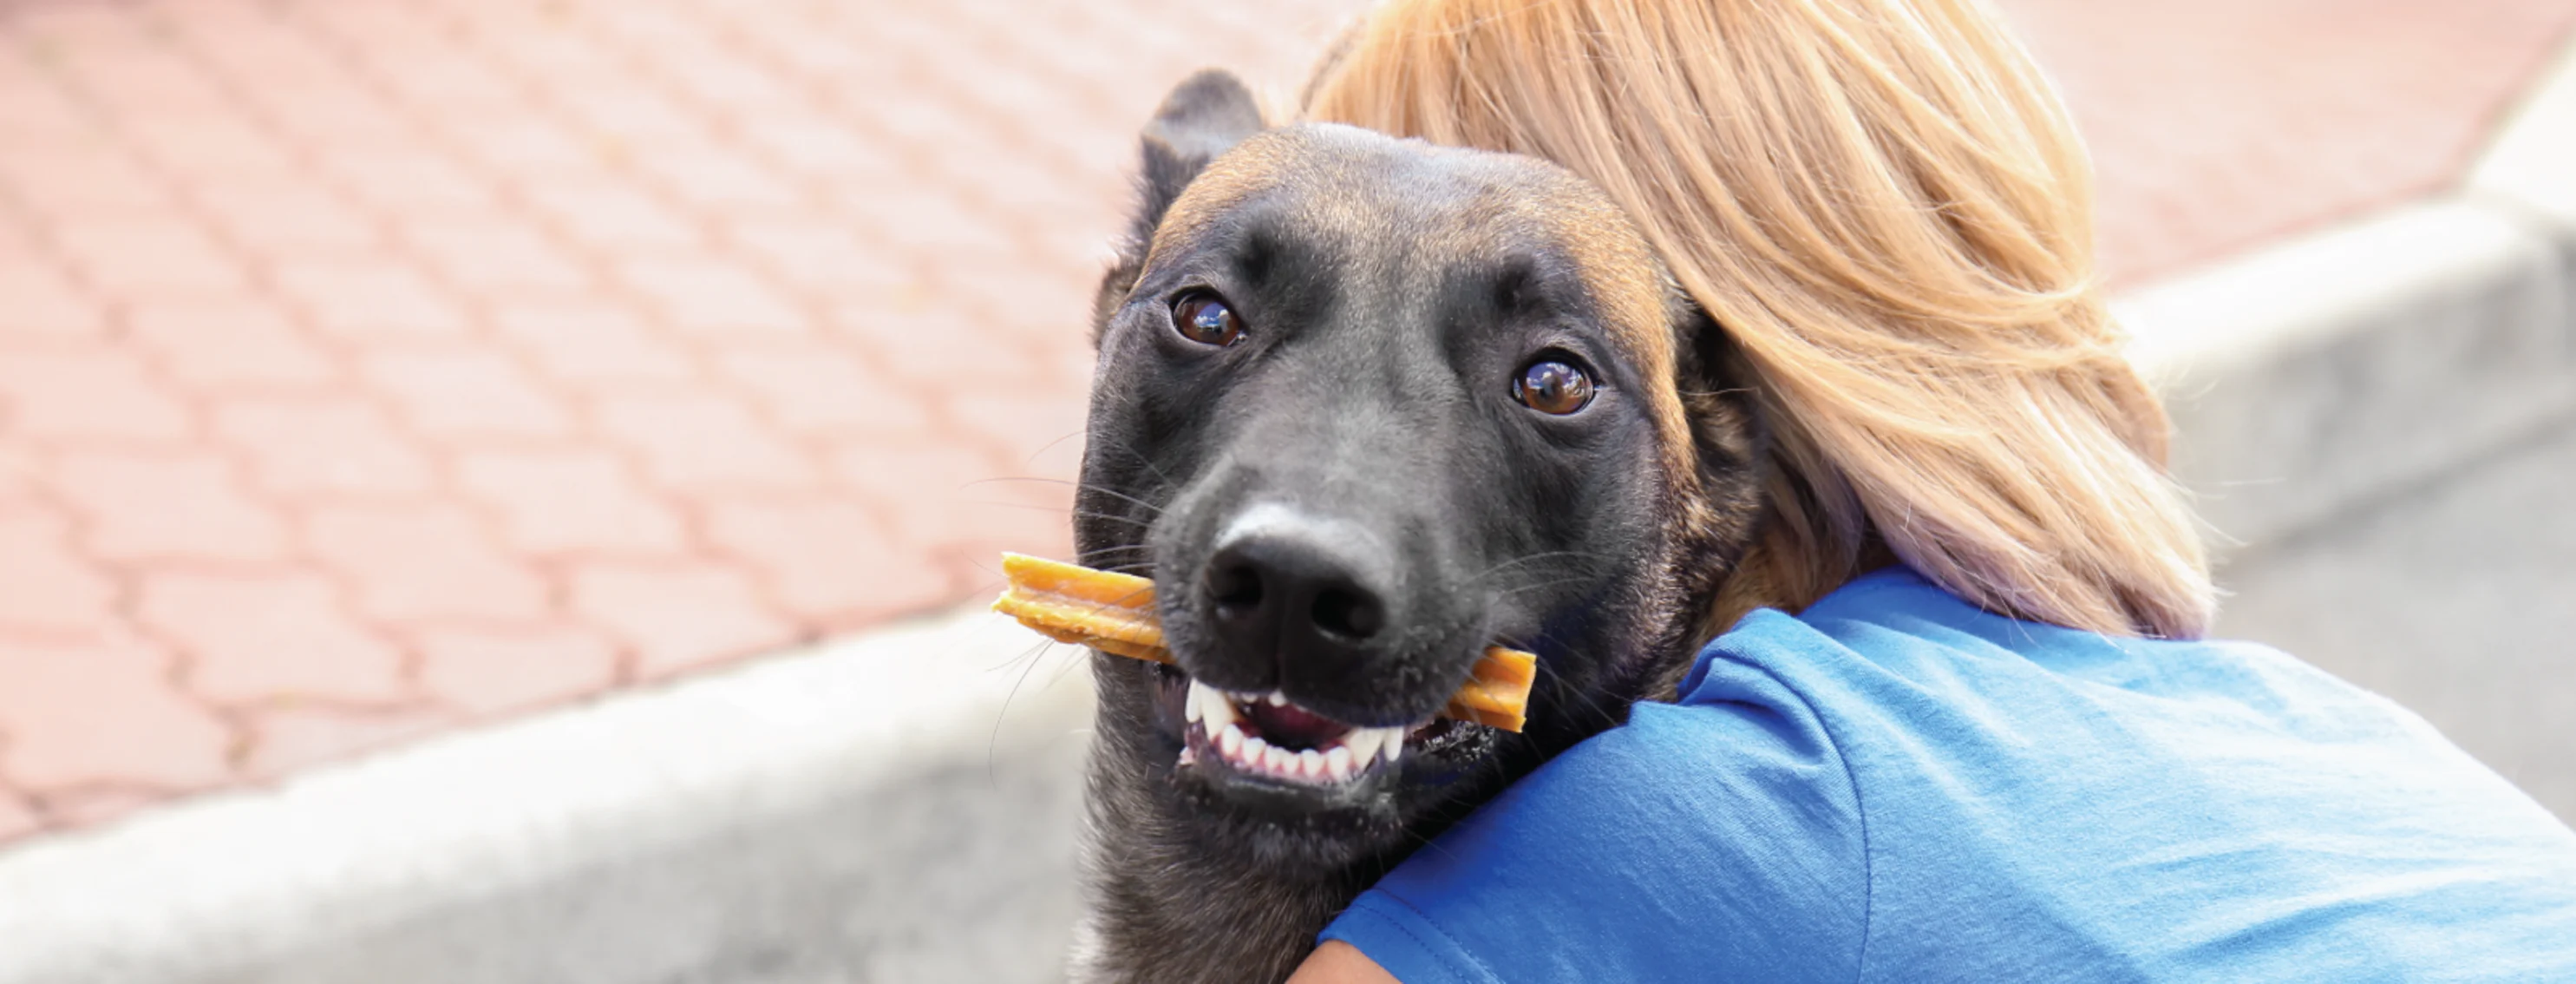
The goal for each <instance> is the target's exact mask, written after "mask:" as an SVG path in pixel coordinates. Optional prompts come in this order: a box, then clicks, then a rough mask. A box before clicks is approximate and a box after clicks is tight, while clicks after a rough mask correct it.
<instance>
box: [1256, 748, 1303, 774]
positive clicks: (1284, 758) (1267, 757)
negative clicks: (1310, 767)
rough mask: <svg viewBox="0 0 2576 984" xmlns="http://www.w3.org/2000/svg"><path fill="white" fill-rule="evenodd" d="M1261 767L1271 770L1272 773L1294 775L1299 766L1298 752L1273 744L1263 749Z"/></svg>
mask: <svg viewBox="0 0 2576 984" xmlns="http://www.w3.org/2000/svg"><path fill="white" fill-rule="evenodd" d="M1261 767H1262V768H1265V769H1268V770H1270V773H1271V774H1272V775H1278V776H1286V775H1293V774H1295V773H1294V770H1295V769H1296V768H1297V754H1296V753H1295V752H1291V751H1289V750H1287V749H1285V748H1281V747H1279V746H1277V745H1272V746H1270V747H1269V748H1265V749H1262V751H1261Z"/></svg>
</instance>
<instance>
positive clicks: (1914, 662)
mask: <svg viewBox="0 0 2576 984" xmlns="http://www.w3.org/2000/svg"><path fill="white" fill-rule="evenodd" d="M1681 693H1682V699H1681V701H1680V702H1679V703H1678V704H1675V705H1644V706H1640V707H1638V708H1637V709H1636V711H1635V714H1634V715H1633V717H1632V719H1631V720H1630V722H1629V723H1628V724H1626V725H1624V726H1622V727H1619V728H1616V729H1613V730H1611V731H1609V732H1606V733H1603V734H1601V735H1599V736H1596V737H1594V738H1592V739H1591V740H1589V741H1586V742H1584V743H1582V744H1580V745H1577V746H1576V747H1575V748H1574V749H1572V750H1571V751H1568V752H1567V753H1566V754H1564V755H1562V756H1560V757H1558V758H1557V759H1556V760H1554V761H1552V762H1549V763H1548V764H1546V765H1545V766H1543V767H1541V768H1540V769H1539V770H1538V771H1536V772H1534V773H1532V774H1531V775H1530V776H1528V777H1527V778H1525V779H1523V780H1521V781H1520V782H1519V783H1517V784H1515V785H1514V786H1512V787H1511V788H1510V789H1509V790H1507V791H1506V792H1504V794H1503V795H1502V796H1500V797H1499V798H1497V799H1496V800H1494V801H1493V802H1492V803H1489V804H1487V805H1486V806H1485V807H1484V808H1483V809H1481V810H1479V811H1478V812H1477V813H1476V814H1474V815H1473V816H1471V817H1469V818H1468V819H1467V820H1465V821H1463V822H1462V823H1460V824H1459V825H1458V826H1457V827H1455V828H1453V829H1452V830H1450V831H1449V832H1448V833H1447V834H1444V835H1443V836H1441V837H1440V838H1439V839H1438V840H1436V841H1434V842H1432V843H1431V844H1430V845H1428V846H1426V847H1424V848H1422V849H1421V850H1418V851H1416V852H1414V854H1413V856H1412V857H1411V858H1410V859H1408V860H1406V861H1405V862H1404V864H1402V865H1401V866H1399V867H1398V868H1397V869H1396V870H1395V871H1394V872H1393V873H1392V874H1389V875H1388V876H1387V877H1386V878H1385V879H1384V880H1382V881H1381V882H1379V883H1378V885H1377V887H1376V888H1374V889H1372V890H1370V891H1369V892H1368V893H1366V894H1364V895H1362V896H1361V897H1360V898H1359V900H1358V901H1357V902H1355V903H1353V904H1352V906H1351V908H1350V909H1349V910H1348V911H1346V912H1344V913H1343V914H1342V915H1341V917H1340V918H1338V919H1337V920H1335V921H1334V922H1333V924H1332V926H1331V927H1330V928H1328V929H1326V930H1325V932H1324V934H1323V938H1325V939H1340V940H1344V941H1347V942H1349V943H1351V944H1352V945H1354V946H1357V947H1358V948H1359V949H1360V950H1361V952H1363V953H1366V954H1368V956H1369V957H1370V958H1371V959H1374V960H1376V961H1377V962H1378V964H1380V965H1381V966H1384V967H1385V968H1386V969H1387V970H1388V971H1390V972H1392V973H1394V974H1395V976H1396V977H1398V978H1400V979H1402V980H1404V981H1407V982H1409V984H1427V982H1438V981H1681V980H1689V981H1723V980H1752V981H1834V982H1849V981H2078V980H2081V981H2178V980H2188V981H2338V982H2350V981H2397V980H2402V981H2425V980H2477V981H2576V833H2571V832H2570V831H2569V829H2568V827H2567V825H2566V824H2564V823H2562V822H2560V821H2559V820H2558V819H2557V818H2555V817H2553V816H2551V815H2550V814H2549V813H2548V812H2547V811H2545V810H2543V809H2542V808H2541V807H2540V806H2539V805H2538V804H2536V803H2534V802H2532V800H2531V799H2530V797H2528V796H2525V795H2524V794H2522V793H2521V792H2520V791H2518V790H2516V789H2514V788H2513V787H2512V786H2511V785H2510V784H2508V783H2506V782H2505V781H2504V780H2503V779H2501V778H2499V777H2497V776H2496V775H2495V774H2494V773H2493V772H2491V771H2489V770H2488V769H2487V768H2485V767H2484V766H2481V765H2479V764H2478V763H2477V762H2476V761H2475V760H2472V759H2471V758H2469V757H2468V755H2466V754H2464V753H2462V752H2461V751H2460V750H2459V749H2457V748H2455V747H2453V746H2452V745H2451V743H2450V742H2448V741H2446V740H2444V739H2443V738H2442V736H2441V735H2440V734H2438V733H2436V732H2435V731H2434V730H2433V729H2432V727H2431V726H2429V725H2426V724H2425V723H2424V722H2423V721H2422V720H2421V719H2419V718H2417V717H2416V716H2415V715H2413V714H2410V713H2408V712H2406V711H2405V710H2403V709H2400V708H2399V707H2397V706H2396V705H2395V704H2393V703H2390V702H2389V701H2387V700H2385V699H2383V698H2381V697H2378V696H2376V695H2373V694H2370V693H2367V692H2364V691H2362V690H2360V689H2357V688H2355V687H2353V686H2351V685H2349V684H2346V683H2343V682H2342V681H2339V680H2336V679H2335V678H2333V677H2331V676H2328V675H2326V674H2325V673H2323V672H2320V671H2318V670H2316V669H2314V668H2312V667H2309V666H2307V665H2306V664H2304V663H2300V662H2299V661H2297V660H2295V659H2291V658H2290V657H2288V656H2284V655H2282V654H2281V653H2279V652H2276V651H2273V650H2271V649H2267V648H2264V647H2261V646H2256V645H2249V644H2244V643H2228V642H2154V641H2141V640H2134V639H2114V638H2108V637H2104V636H2101V635H2096V634H2093V633H2089V632H2079V631H2074V630H2070V629H2062V628H2056V627H2053V626H2047V625H2040V624H2036V623H2031V622H2021V621H2015V620H2012V619H2008V618H2003V617H1999V616H1996V615H1991V614H1987V613H1985V612H1982V611H1979V610H1977V609H1976V608H1973V607H1971V606H1969V605H1967V604H1966V603H1964V602H1961V601H1960V600H1959V599H1957V598H1955V597H1953V596H1951V595H1950V594H1948V593H1947V592H1945V591H1942V590H1941V589H1940V588H1938V587H1935V586H1933V585H1932V584H1930V583H1929V582H1926V581H1925V580H1923V579H1922V578H1921V577H1920V576H1918V575H1916V574H1914V573H1913V572H1911V571H1907V570H1903V569H1892V570H1885V571H1880V572H1877V573H1875V574H1872V575H1869V576H1867V577H1864V578H1861V579H1859V580H1856V581H1854V582H1853V583H1851V584H1850V585H1848V586H1846V587H1844V588H1843V589H1842V590H1840V591H1837V592H1835V593H1834V594H1833V595H1832V596H1830V597H1828V598H1826V599H1825V600H1823V601H1821V602H1818V603H1817V604H1816V605H1814V606H1812V607H1811V608H1809V609H1808V610H1807V611H1806V612H1805V613H1804V614H1803V615H1801V616H1798V617H1795V618H1792V617H1790V616H1788V615H1784V614H1781V613H1779V612H1776V611H1760V612H1756V613H1754V614H1752V615H1750V616H1748V617H1746V618H1745V619H1744V621H1743V622H1741V623H1740V624H1738V625H1737V626H1736V628H1735V630H1734V631H1732V632H1729V633H1727V634H1726V635H1725V636H1723V637H1720V638H1719V639H1718V640H1717V641H1716V642H1713V643H1711V644H1710V645H1709V647H1708V649H1707V650H1706V651H1705V652H1703V653H1701V654H1700V658H1699V662H1698V664H1697V665H1696V666H1695V667H1693V669H1692V671H1691V676H1690V677H1689V679H1688V680H1687V681H1686V682H1685V683H1684V684H1683V685H1682V690H1681Z"/></svg>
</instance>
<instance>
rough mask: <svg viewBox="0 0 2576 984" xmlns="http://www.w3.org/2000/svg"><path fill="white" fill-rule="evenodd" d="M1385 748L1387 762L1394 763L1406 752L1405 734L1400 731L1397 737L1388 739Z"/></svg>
mask: <svg viewBox="0 0 2576 984" xmlns="http://www.w3.org/2000/svg"><path fill="white" fill-rule="evenodd" d="M1384 748H1385V752H1386V764H1388V765H1394V764H1395V760H1396V759H1397V758H1398V757H1400V756H1402V755H1403V754H1404V735H1403V734H1402V733H1401V732H1399V733H1397V734H1396V735H1395V737H1392V738H1389V739H1387V740H1386V745H1385V746H1384Z"/></svg>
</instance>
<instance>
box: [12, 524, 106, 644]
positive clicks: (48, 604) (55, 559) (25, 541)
mask: <svg viewBox="0 0 2576 984" xmlns="http://www.w3.org/2000/svg"><path fill="white" fill-rule="evenodd" d="M115 601H116V584H115V582H114V581H113V580H111V579H110V577H109V575H108V572H106V571H104V570H101V569H100V568H99V567H98V565H96V564H95V563H93V562H91V561H90V559H89V558H87V557H85V556H83V555H81V554H80V553H79V552H78V550H77V549H76V545H75V544H74V543H73V542H72V535H71V526H70V524H68V523H66V522H64V521H63V520H62V519H61V517H59V516H55V515H53V514H52V513H51V512H50V511H49V510H46V509H44V508H43V507H41V506H38V505H36V504H33V503H18V504H10V503H7V502H0V635H22V636H23V635H36V634H41V635H46V636H78V635H83V634H91V633H97V632H100V631H103V630H106V629H108V628H111V627H113V626H115V625H116V623H117V616H116V613H115V611H114V608H113V606H114V604H115Z"/></svg>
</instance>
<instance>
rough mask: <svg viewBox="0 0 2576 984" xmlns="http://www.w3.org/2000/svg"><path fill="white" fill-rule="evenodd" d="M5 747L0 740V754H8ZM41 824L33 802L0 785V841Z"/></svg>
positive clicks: (28, 831) (42, 821) (31, 830)
mask: <svg viewBox="0 0 2576 984" xmlns="http://www.w3.org/2000/svg"><path fill="white" fill-rule="evenodd" d="M7 748H8V746H7V744H6V743H5V742H0V756H5V755H7V754H8V752H7ZM43 824H44V819H43V818H41V817H38V816H37V815H36V807H35V804H33V803H30V802H28V801H27V798H26V797H25V796H23V795H20V794H19V793H18V792H17V791H16V790H12V789H9V788H7V787H5V786H0V841H8V840H11V839H13V838H17V837H22V836H25V835H27V834H31V833H34V832H36V830H37V828H39V827H41V826H43Z"/></svg>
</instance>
